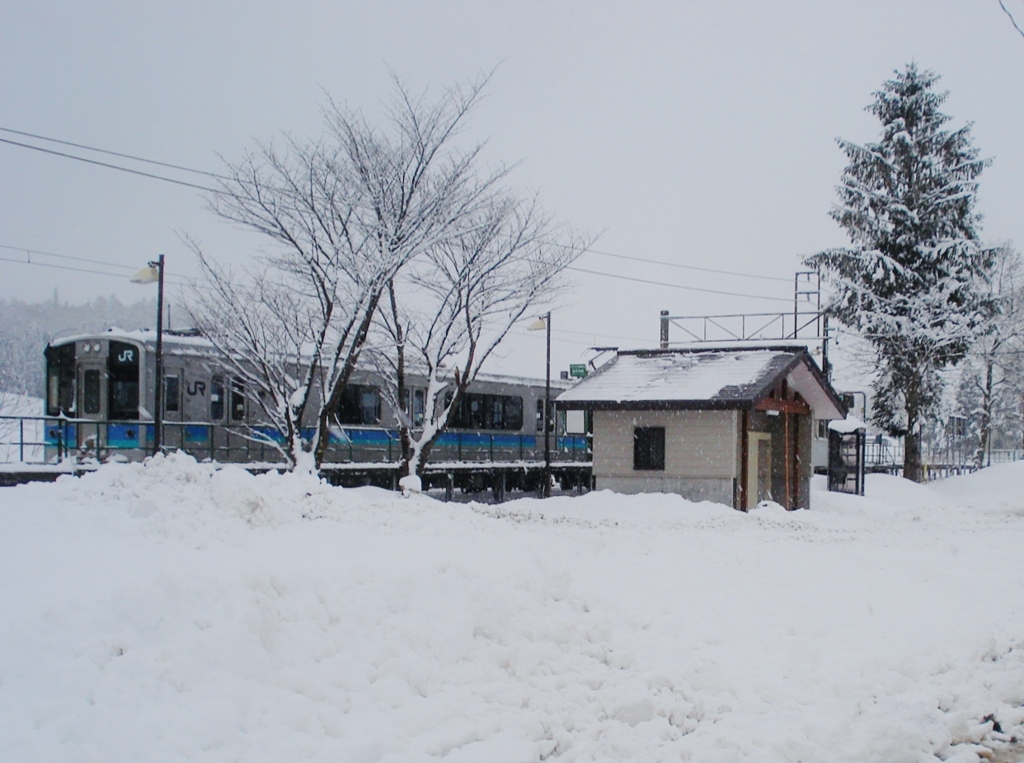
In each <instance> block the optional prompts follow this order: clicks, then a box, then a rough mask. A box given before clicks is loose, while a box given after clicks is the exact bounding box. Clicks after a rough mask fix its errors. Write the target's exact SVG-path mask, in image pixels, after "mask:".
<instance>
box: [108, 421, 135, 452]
mask: <svg viewBox="0 0 1024 763" xmlns="http://www.w3.org/2000/svg"><path fill="white" fill-rule="evenodd" d="M107 447H108V448H116V449H128V448H137V447H139V425H138V424H107Z"/></svg>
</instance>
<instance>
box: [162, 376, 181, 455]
mask: <svg viewBox="0 0 1024 763" xmlns="http://www.w3.org/2000/svg"><path fill="white" fill-rule="evenodd" d="M184 387H185V369H184V368H182V367H181V365H180V364H175V363H170V364H167V365H166V366H165V367H164V389H163V406H164V416H163V419H164V435H163V444H164V447H166V448H183V447H184V446H185V439H184V436H185V433H184V427H183V424H182V422H183V421H184V404H183V393H184Z"/></svg>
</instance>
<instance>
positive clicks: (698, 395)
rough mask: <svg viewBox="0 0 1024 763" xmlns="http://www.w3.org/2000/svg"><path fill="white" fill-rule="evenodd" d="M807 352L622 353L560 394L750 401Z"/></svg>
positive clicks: (612, 399)
mask: <svg viewBox="0 0 1024 763" xmlns="http://www.w3.org/2000/svg"><path fill="white" fill-rule="evenodd" d="M800 356H806V350H802V349H801V348H797V347H776V348H765V349H737V350H732V351H724V350H704V351H679V350H667V351H647V352H625V353H620V354H619V355H618V356H617V357H616V358H615V359H614V360H612V361H611V362H610V363H608V364H607V365H605V366H604V367H602V368H601V369H599V370H598V372H597V373H595V374H593V375H591V376H590V377H588V378H586V379H584V380H583V381H582V382H581V383H580V384H579V385H577V386H576V387H574V388H572V389H570V390H567V391H566V392H563V393H562V394H561V395H559V396H558V402H559V403H560V404H565V403H597V404H614V403H640V404H644V403H654V402H669V401H670V402H676V403H699V402H706V401H712V402H717V403H728V402H734V401H741V400H751V399H753V398H754V397H756V396H757V395H758V394H760V393H762V392H763V391H764V390H765V389H766V387H767V386H768V385H769V384H770V383H771V382H772V381H773V380H774V379H776V378H777V377H778V376H779V375H780V374H781V373H783V372H787V371H788V370H789V369H790V368H791V367H792V366H793V364H794V362H795V361H796V359H797V358H798V357H800Z"/></svg>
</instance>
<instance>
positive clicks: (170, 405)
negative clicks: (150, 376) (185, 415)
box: [164, 374, 181, 413]
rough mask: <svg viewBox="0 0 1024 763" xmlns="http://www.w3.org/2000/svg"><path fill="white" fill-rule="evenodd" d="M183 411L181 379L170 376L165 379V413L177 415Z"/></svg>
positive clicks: (175, 375)
mask: <svg viewBox="0 0 1024 763" xmlns="http://www.w3.org/2000/svg"><path fill="white" fill-rule="evenodd" d="M180 410H181V377H180V376H178V375H177V374H168V375H167V376H165V377H164V411H166V412H167V413H177V412H178V411H180Z"/></svg>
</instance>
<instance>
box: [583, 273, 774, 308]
mask: <svg viewBox="0 0 1024 763" xmlns="http://www.w3.org/2000/svg"><path fill="white" fill-rule="evenodd" d="M566 270H572V271H575V272H576V273H588V274H590V275H594V276H604V277H605V278H615V279H617V280H619V281H632V282H633V283H646V284H651V285H652V286H665V287H667V288H670V289H682V290H684V291H698V292H702V293H704V294H720V295H723V296H726V297H745V298H747V299H764V300H768V301H771V302H785V303H787V304H792V302H793V300H792V299H785V298H783V297H765V296H763V295H761V294H742V293H740V292H736V291H721V290H719V289H702V288H700V287H697V286H683V285H682V284H675V283H665V282H664V281H651V280H649V279H646V278H633V277H632V276H623V275H617V274H615V273H602V272H600V271H598V270H587V269H586V268H578V267H576V266H575V265H570V266H569V267H568V268H566Z"/></svg>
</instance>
